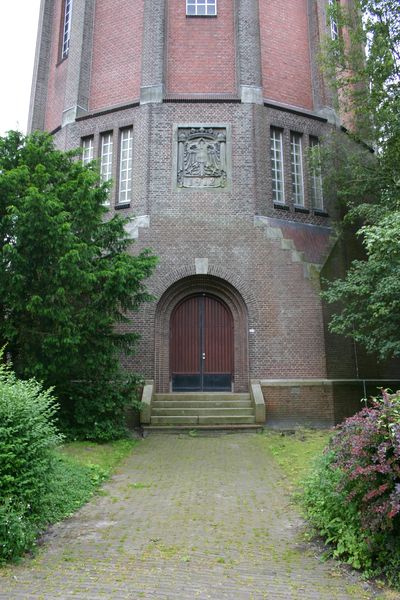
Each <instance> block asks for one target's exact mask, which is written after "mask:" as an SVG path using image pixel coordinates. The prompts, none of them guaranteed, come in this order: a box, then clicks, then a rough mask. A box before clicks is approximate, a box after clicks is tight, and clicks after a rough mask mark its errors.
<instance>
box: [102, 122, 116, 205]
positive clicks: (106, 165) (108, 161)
mask: <svg viewBox="0 0 400 600" xmlns="http://www.w3.org/2000/svg"><path fill="white" fill-rule="evenodd" d="M100 139H101V146H100V177H101V180H102V181H110V179H111V177H112V162H113V135H112V133H111V132H109V133H103V134H102V135H101V138H100ZM106 204H108V202H107V203H106Z"/></svg>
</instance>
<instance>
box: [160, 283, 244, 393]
mask: <svg viewBox="0 0 400 600" xmlns="http://www.w3.org/2000/svg"><path fill="white" fill-rule="evenodd" d="M170 364H171V379H172V390H173V391H180V392H189V391H190V392H198V391H208V392H211V391H212V392H225V391H229V392H230V391H231V389H232V378H233V318H232V314H231V312H230V310H229V308H228V307H227V306H226V305H225V304H224V303H223V302H222V301H221V300H219V299H217V298H215V297H214V296H209V295H207V294H199V295H196V296H190V297H189V298H186V299H185V300H183V301H182V302H180V303H179V304H178V306H177V307H176V308H175V310H174V311H173V313H172V315H171V321H170Z"/></svg>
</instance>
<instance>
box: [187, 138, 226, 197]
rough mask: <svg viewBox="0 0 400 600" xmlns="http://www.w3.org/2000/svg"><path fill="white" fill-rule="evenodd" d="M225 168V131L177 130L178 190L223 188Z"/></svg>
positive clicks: (224, 184)
mask: <svg viewBox="0 0 400 600" xmlns="http://www.w3.org/2000/svg"><path fill="white" fill-rule="evenodd" d="M226 164H227V161H226V128H225V127H215V128H213V127H179V128H178V161H177V185H178V187H180V188H224V187H225V186H226V184H227V167H226Z"/></svg>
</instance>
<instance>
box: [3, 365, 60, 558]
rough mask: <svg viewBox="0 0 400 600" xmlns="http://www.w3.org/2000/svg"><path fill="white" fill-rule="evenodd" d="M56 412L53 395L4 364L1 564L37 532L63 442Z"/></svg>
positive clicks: (23, 547)
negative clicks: (55, 451)
mask: <svg viewBox="0 0 400 600" xmlns="http://www.w3.org/2000/svg"><path fill="white" fill-rule="evenodd" d="M0 360H1V357H0ZM56 408H57V406H56V404H55V401H54V398H53V397H52V395H51V392H50V391H45V390H43V388H42V386H41V385H40V384H39V383H37V382H36V381H34V380H29V381H20V380H18V379H17V378H16V377H15V375H14V373H13V372H12V371H11V369H10V368H9V367H7V366H6V365H4V364H0V561H2V560H5V559H10V558H14V557H15V556H17V555H18V554H20V553H21V552H22V551H24V550H25V549H26V548H28V547H29V546H30V545H31V544H32V543H33V540H34V538H35V535H36V533H37V526H38V525H37V523H38V522H39V521H40V520H41V518H42V512H43V505H44V503H45V499H46V496H47V493H48V489H49V488H51V485H52V480H53V475H54V471H53V454H52V450H53V448H54V447H55V446H56V445H58V444H59V443H60V442H61V439H62V436H61V435H60V434H59V433H58V431H57V429H56V426H55V424H54V416H55V412H56Z"/></svg>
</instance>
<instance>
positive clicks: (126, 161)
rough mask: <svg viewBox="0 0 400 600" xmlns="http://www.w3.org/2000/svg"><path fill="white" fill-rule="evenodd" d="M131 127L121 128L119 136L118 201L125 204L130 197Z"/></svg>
mask: <svg viewBox="0 0 400 600" xmlns="http://www.w3.org/2000/svg"><path fill="white" fill-rule="evenodd" d="M132 150H133V131H132V127H130V128H129V129H123V130H122V131H121V138H120V155H119V182H118V203H119V204H127V203H129V202H130V201H131V199H132V156H133V152H132Z"/></svg>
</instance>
